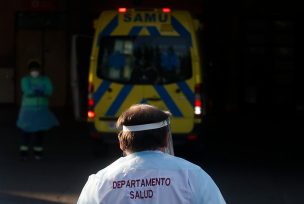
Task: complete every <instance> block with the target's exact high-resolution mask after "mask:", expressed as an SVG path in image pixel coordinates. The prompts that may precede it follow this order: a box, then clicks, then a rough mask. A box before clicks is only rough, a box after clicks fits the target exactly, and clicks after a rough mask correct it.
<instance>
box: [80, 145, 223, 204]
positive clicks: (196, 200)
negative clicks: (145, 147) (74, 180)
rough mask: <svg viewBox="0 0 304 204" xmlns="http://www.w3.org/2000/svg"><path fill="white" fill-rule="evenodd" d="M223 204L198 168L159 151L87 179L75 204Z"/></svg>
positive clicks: (120, 162)
mask: <svg viewBox="0 0 304 204" xmlns="http://www.w3.org/2000/svg"><path fill="white" fill-rule="evenodd" d="M166 203H174V204H225V203H226V202H225V201H224V199H223V197H222V195H221V192H220V190H219V189H218V187H217V186H216V184H215V183H214V181H213V180H212V178H211V177H210V176H209V175H208V174H207V173H206V172H205V171H203V170H202V169H201V168H200V167H199V166H197V165H195V164H193V163H191V162H189V161H186V160H184V159H182V158H179V157H175V156H171V155H169V154H166V153H162V152H160V151H142V152H137V153H133V154H130V155H128V156H126V157H121V158H119V159H118V160H116V161H115V162H113V163H112V164H111V165H109V166H108V167H106V168H104V169H102V170H101V171H99V172H98V173H97V174H93V175H91V176H90V177H89V179H88V181H87V183H86V185H85V186H84V188H83V189H82V192H81V194H80V197H79V199H78V202H77V204H166Z"/></svg>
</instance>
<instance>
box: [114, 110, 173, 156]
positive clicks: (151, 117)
mask: <svg viewBox="0 0 304 204" xmlns="http://www.w3.org/2000/svg"><path fill="white" fill-rule="evenodd" d="M169 117H170V113H169V112H166V111H162V110H159V109H158V108H156V107H154V106H151V105H147V104H136V105H133V106H131V107H130V108H129V109H127V110H126V111H125V112H123V113H122V114H121V116H120V117H119V118H118V120H117V123H116V125H117V127H118V128H119V129H122V128H123V126H135V125H145V124H151V123H158V122H162V121H165V120H167V119H168V118H169ZM167 134H168V126H164V127H161V128H157V129H150V130H143V131H126V130H121V131H120V133H119V134H118V137H119V141H120V145H121V147H122V149H123V150H128V151H130V152H138V151H143V150H156V149H159V148H163V147H165V146H166V145H167Z"/></svg>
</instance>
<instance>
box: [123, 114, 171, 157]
mask: <svg viewBox="0 0 304 204" xmlns="http://www.w3.org/2000/svg"><path fill="white" fill-rule="evenodd" d="M165 126H167V128H168V141H167V147H165V148H164V149H163V152H165V153H167V154H171V155H174V148H173V140H172V134H171V128H170V120H169V118H168V119H167V120H164V121H161V122H158V123H149V124H143V125H130V126H125V125H123V126H122V131H129V132H137V131H144V130H153V129H158V128H162V127H165Z"/></svg>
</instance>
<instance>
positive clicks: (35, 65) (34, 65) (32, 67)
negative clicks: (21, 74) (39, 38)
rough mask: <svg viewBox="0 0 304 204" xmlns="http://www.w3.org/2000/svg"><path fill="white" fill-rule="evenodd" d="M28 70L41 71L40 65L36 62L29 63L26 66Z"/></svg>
mask: <svg viewBox="0 0 304 204" xmlns="http://www.w3.org/2000/svg"><path fill="white" fill-rule="evenodd" d="M28 69H29V70H30V71H31V70H39V71H40V70H41V65H40V63H39V62H38V61H31V62H30V63H29V64H28Z"/></svg>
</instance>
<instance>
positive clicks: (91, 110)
mask: <svg viewBox="0 0 304 204" xmlns="http://www.w3.org/2000/svg"><path fill="white" fill-rule="evenodd" d="M93 92H94V85H93V84H92V83H89V86H88V119H94V118H95V112H94V105H95V102H94V98H93Z"/></svg>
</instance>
